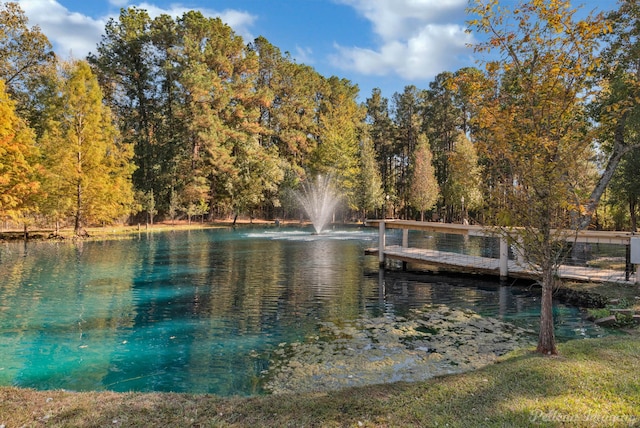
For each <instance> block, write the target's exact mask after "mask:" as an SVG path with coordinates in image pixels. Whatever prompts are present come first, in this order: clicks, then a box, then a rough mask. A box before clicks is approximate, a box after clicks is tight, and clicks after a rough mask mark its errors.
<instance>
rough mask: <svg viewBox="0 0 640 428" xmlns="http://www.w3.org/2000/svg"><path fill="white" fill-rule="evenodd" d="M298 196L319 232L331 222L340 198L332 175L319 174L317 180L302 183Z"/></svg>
mask: <svg viewBox="0 0 640 428" xmlns="http://www.w3.org/2000/svg"><path fill="white" fill-rule="evenodd" d="M296 198H297V199H298V201H299V202H300V204H301V205H302V207H303V208H304V209H305V211H306V212H307V215H308V216H309V219H310V220H311V223H313V228H314V229H315V231H316V233H317V234H320V232H322V229H323V228H324V227H325V226H326V225H327V223H329V220H330V219H331V216H332V215H333V210H334V208H335V207H336V205H337V204H338V202H339V200H340V198H339V197H338V195H337V194H336V191H335V188H334V187H333V183H332V180H331V177H330V176H323V175H318V176H317V177H316V179H315V180H313V181H307V182H305V183H303V184H302V190H301V191H299V192H296Z"/></svg>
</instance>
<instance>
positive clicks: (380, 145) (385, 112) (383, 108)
mask: <svg viewBox="0 0 640 428" xmlns="http://www.w3.org/2000/svg"><path fill="white" fill-rule="evenodd" d="M366 107H367V117H366V123H367V130H368V134H369V136H370V138H371V142H372V144H373V149H374V151H375V154H376V160H377V162H378V169H379V170H380V175H381V179H382V186H383V193H384V194H383V197H384V196H385V195H389V196H391V195H396V191H395V189H396V180H395V179H396V174H395V172H394V169H395V165H396V162H395V136H394V135H395V128H394V125H393V122H392V120H391V117H390V113H389V100H388V99H386V98H384V97H382V93H381V91H380V89H379V88H374V89H373V91H372V93H371V97H370V98H367V100H366ZM383 215H384V214H383Z"/></svg>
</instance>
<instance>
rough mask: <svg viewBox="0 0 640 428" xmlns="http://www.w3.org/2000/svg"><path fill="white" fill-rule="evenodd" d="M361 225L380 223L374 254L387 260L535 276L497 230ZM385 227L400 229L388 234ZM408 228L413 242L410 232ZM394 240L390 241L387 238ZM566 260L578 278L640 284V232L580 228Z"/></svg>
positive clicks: (566, 271) (569, 273)
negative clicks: (638, 267) (397, 231)
mask: <svg viewBox="0 0 640 428" xmlns="http://www.w3.org/2000/svg"><path fill="white" fill-rule="evenodd" d="M365 225H367V226H370V227H377V228H378V247H377V249H376V248H372V249H369V250H367V252H368V254H376V255H377V256H378V261H379V263H380V264H381V265H384V264H385V261H386V259H395V260H400V261H402V262H414V263H421V264H427V265H433V266H436V267H438V268H441V269H444V270H446V269H447V268H450V269H452V270H456V271H466V272H472V273H486V274H492V275H499V276H500V277H501V278H507V277H529V278H532V277H536V272H535V271H534V270H533V269H532V267H531V266H529V265H528V264H527V263H526V262H525V260H524V257H523V256H522V255H521V254H519V252H516V251H513V249H512V248H510V246H509V244H508V241H507V239H506V238H505V237H504V236H502V235H501V234H500V232H499V230H497V229H495V228H493V229H492V228H487V227H483V226H478V225H464V224H453V223H437V222H421V221H411V220H395V219H394V220H390V219H385V220H380V219H370V220H367V221H366V222H365ZM388 230H392V231H395V230H400V231H401V237H400V236H398V235H397V234H393V233H392V234H391V236H390V237H388V236H387V231H388ZM410 231H411V241H412V242H411V246H410V243H409V237H410V233H409V232H410ZM389 239H391V240H393V241H395V242H393V243H391V245H389V243H388V240H389ZM567 241H569V242H571V243H572V244H571V245H570V250H569V253H568V254H567V258H566V260H565V263H564V264H563V265H562V266H561V267H560V270H559V274H560V276H561V277H563V278H567V279H574V280H578V281H597V282H622V283H627V284H629V283H640V269H635V272H636V273H635V275H633V271H634V269H633V268H634V265H636V267H637V265H639V264H640V236H634V235H632V234H631V233H630V232H610V231H593V230H584V231H578V232H577V234H576V232H573V234H572V235H571V237H570V238H567Z"/></svg>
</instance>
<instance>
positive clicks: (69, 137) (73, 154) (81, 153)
mask: <svg viewBox="0 0 640 428" xmlns="http://www.w3.org/2000/svg"><path fill="white" fill-rule="evenodd" d="M64 72H65V75H64V76H63V79H62V82H61V88H60V97H61V102H60V106H59V107H58V108H57V109H56V111H53V112H51V113H50V116H51V117H53V118H54V119H53V120H51V121H50V122H49V123H48V124H47V129H46V131H45V134H44V135H43V138H42V146H43V155H44V158H43V162H44V164H45V166H46V169H47V171H46V177H47V179H46V180H45V181H44V183H45V187H46V192H47V195H48V199H49V203H48V204H47V206H48V208H49V210H50V214H52V215H55V216H56V217H57V218H56V220H58V218H60V216H63V215H69V216H72V217H73V219H74V231H75V233H76V234H80V233H81V229H82V226H83V225H84V224H86V223H90V222H93V223H102V222H111V221H113V220H115V219H117V218H119V217H120V216H123V215H128V214H129V212H130V208H131V205H132V203H133V191H132V186H131V174H132V172H133V169H134V167H133V165H132V164H131V162H130V160H131V157H132V151H131V148H130V146H128V145H126V144H121V143H120V142H119V141H118V133H117V130H116V128H115V126H114V125H113V118H112V116H111V112H110V110H109V109H108V108H107V107H105V106H104V105H103V103H102V92H101V90H100V87H99V85H98V81H97V79H96V77H95V75H94V74H93V73H92V72H91V69H90V67H89V64H87V63H86V62H84V61H77V62H73V63H70V64H68V65H67V66H66V69H65V70H64ZM60 107H61V108H60ZM52 108H56V107H55V106H53V107H52ZM53 207H55V209H54V208H53Z"/></svg>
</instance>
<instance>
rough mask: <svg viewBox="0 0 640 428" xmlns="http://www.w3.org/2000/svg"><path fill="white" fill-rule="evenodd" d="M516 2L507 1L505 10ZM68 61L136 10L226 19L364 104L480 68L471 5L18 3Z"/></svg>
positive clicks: (253, 0)
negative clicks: (112, 21)
mask: <svg viewBox="0 0 640 428" xmlns="http://www.w3.org/2000/svg"><path fill="white" fill-rule="evenodd" d="M513 2H514V0H505V1H503V2H502V3H504V4H505V5H509V4H513ZM18 3H20V6H21V7H22V9H23V10H24V11H25V13H26V14H27V16H28V17H29V23H30V24H31V25H39V26H40V28H41V29H42V31H43V32H44V33H45V34H46V35H47V37H48V38H49V40H50V41H51V42H52V43H53V44H54V49H55V50H56V52H57V53H58V54H59V55H60V56H61V57H63V58H69V57H74V58H83V57H85V56H86V55H87V53H89V52H91V51H95V46H96V43H97V42H98V41H100V36H101V34H102V32H103V30H104V26H105V24H106V22H107V21H108V19H109V18H111V17H114V18H117V16H118V13H119V11H120V8H121V7H128V6H136V7H139V8H141V9H145V10H147V11H148V12H149V14H150V15H151V16H152V17H155V16H157V15H159V14H162V13H166V14H168V15H170V16H173V17H177V16H180V15H182V14H183V13H184V12H185V11H187V10H191V9H196V10H200V11H202V13H203V14H205V15H206V16H220V17H221V19H222V20H223V21H224V22H226V23H227V24H229V25H230V26H231V27H232V28H233V29H234V31H235V32H236V33H237V34H240V35H241V36H242V37H243V38H244V39H245V41H247V42H250V41H252V40H253V39H254V38H255V37H258V36H264V37H265V38H266V39H267V40H269V41H270V42H271V43H272V44H274V45H275V46H277V47H278V48H280V49H281V50H282V51H283V52H289V53H290V54H291V55H292V57H293V58H294V59H295V60H296V61H297V62H299V63H305V64H308V65H310V66H312V67H314V68H315V69H316V70H317V71H318V72H319V73H321V74H322V75H324V76H327V77H328V76H332V75H335V76H338V77H341V78H346V79H349V80H350V81H351V82H353V83H355V84H358V86H359V87H360V98H361V100H362V101H364V99H365V98H367V97H369V96H370V95H371V91H372V89H373V88H375V87H378V88H380V89H382V94H383V96H385V97H388V98H391V96H392V95H393V93H394V92H402V91H403V89H404V87H405V86H407V85H415V86H417V87H418V88H421V89H426V88H428V85H429V82H431V81H432V80H433V77H434V76H435V75H437V74H438V73H440V72H442V71H455V70H458V69H459V68H461V67H465V66H470V65H477V64H476V62H475V58H474V55H473V52H472V50H471V49H470V48H468V47H466V45H467V44H468V43H473V42H474V36H473V35H470V34H466V33H465V31H464V30H465V28H466V24H465V21H466V20H467V18H468V17H467V16H466V14H465V8H466V6H467V0H183V1H165V0H147V1H142V2H140V1H129V0H18ZM583 3H584V4H585V8H586V9H589V10H590V9H592V8H596V7H597V8H599V9H611V8H614V7H615V6H616V2H615V1H614V0H584V1H582V2H580V3H576V4H583Z"/></svg>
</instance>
